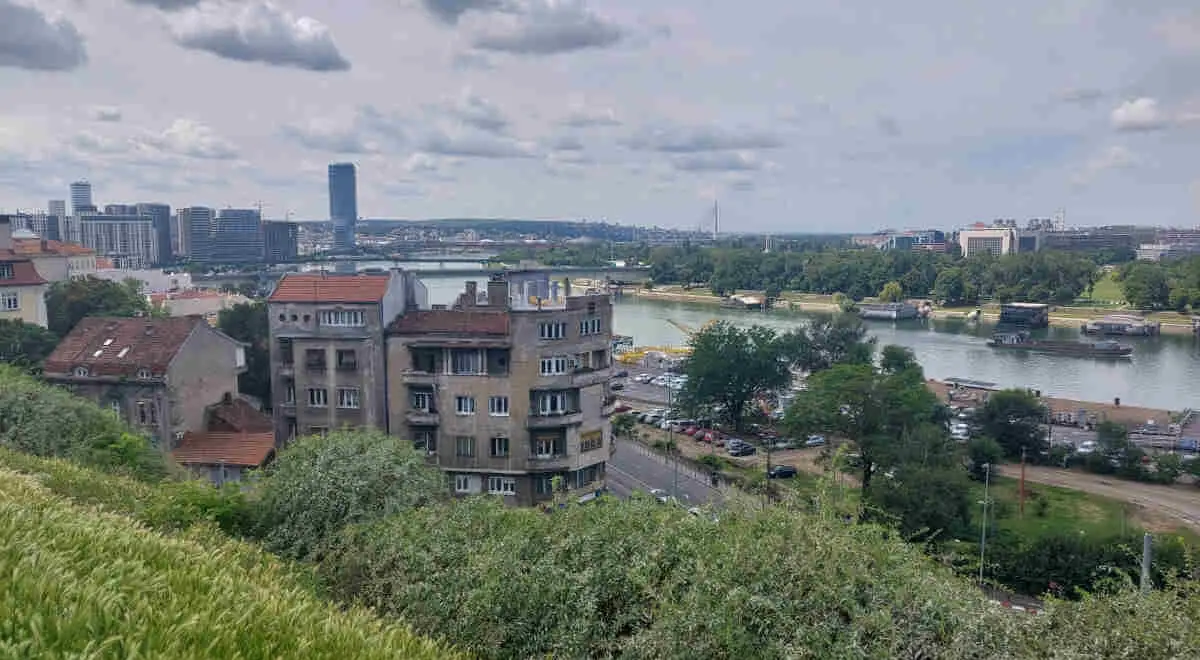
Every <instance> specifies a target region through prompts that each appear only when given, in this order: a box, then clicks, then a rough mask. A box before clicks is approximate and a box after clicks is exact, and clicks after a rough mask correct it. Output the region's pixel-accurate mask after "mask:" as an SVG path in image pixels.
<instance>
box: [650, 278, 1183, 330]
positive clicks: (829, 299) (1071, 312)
mask: <svg viewBox="0 0 1200 660" xmlns="http://www.w3.org/2000/svg"><path fill="white" fill-rule="evenodd" d="M635 293H636V295H637V296H638V297H641V298H647V299H652V300H667V301H671V302H688V303H698V304H703V305H719V304H720V303H721V300H722V299H721V298H720V297H718V296H715V295H713V294H712V293H710V292H708V291H706V290H703V289H692V290H685V289H684V288H683V287H680V286H678V285H669V286H657V287H655V288H653V289H637V290H636V292H635ZM738 293H744V294H752V295H763V292H762V291H739V292H738ZM780 298H781V300H782V301H783V302H785V303H786V304H787V309H788V310H789V311H793V312H817V313H831V312H838V311H840V308H839V307H838V305H837V303H835V302H833V296H831V295H829V296H827V295H822V294H815V293H794V292H784V293H783V294H781V296H780ZM864 302H876V301H875V300H874V299H865V300H864ZM976 309H978V310H980V315H981V316H982V318H983V320H985V321H996V320H999V318H1000V306H999V305H997V304H985V305H979V306H967V307H934V308H933V311H932V312H930V318H932V319H934V320H937V321H955V320H960V321H966V320H967V316H968V315H969V314H970V313H972V312H974V311H975V310H976ZM1113 313H1127V314H1137V315H1139V316H1145V317H1146V318H1147V319H1149V320H1152V321H1158V322H1160V323H1161V324H1162V327H1161V332H1162V333H1163V334H1172V335H1181V336H1186V335H1190V334H1192V321H1191V316H1189V315H1186V314H1178V313H1175V312H1141V311H1138V310H1133V309H1128V308H1126V307H1122V306H1106V307H1099V306H1098V307H1071V306H1057V305H1051V312H1050V325H1052V326H1054V327H1060V328H1078V327H1079V325H1080V324H1081V323H1084V322H1086V321H1089V320H1091V319H1093V318H1096V317H1099V316H1104V315H1106V314H1113Z"/></svg>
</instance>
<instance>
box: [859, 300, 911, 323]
mask: <svg viewBox="0 0 1200 660" xmlns="http://www.w3.org/2000/svg"><path fill="white" fill-rule="evenodd" d="M858 315H859V316H860V317H861V318H863V319H867V320H882V321H903V320H905V319H915V318H917V316H919V315H920V311H919V310H918V309H917V308H916V306H915V305H910V304H908V303H898V302H896V303H859V304H858Z"/></svg>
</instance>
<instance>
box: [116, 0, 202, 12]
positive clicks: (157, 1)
mask: <svg viewBox="0 0 1200 660" xmlns="http://www.w3.org/2000/svg"><path fill="white" fill-rule="evenodd" d="M129 2H130V4H135V5H143V6H145V7H154V8H155V9H161V10H163V11H180V10H183V9H191V8H192V7H195V6H196V5H198V4H200V3H202V2H204V0H129Z"/></svg>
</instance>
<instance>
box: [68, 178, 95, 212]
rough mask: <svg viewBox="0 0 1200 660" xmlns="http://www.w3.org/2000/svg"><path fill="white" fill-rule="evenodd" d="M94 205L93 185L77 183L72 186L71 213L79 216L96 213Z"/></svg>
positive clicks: (84, 182)
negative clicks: (80, 214) (91, 212)
mask: <svg viewBox="0 0 1200 660" xmlns="http://www.w3.org/2000/svg"><path fill="white" fill-rule="evenodd" d="M95 210H96V207H95V205H94V204H92V184H90V183H88V182H87V181H76V182H74V183H72V184H71V213H73V214H76V215H77V214H79V213H84V212H90V211H95Z"/></svg>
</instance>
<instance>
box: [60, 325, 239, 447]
mask: <svg viewBox="0 0 1200 660" xmlns="http://www.w3.org/2000/svg"><path fill="white" fill-rule="evenodd" d="M245 370H246V355H245V347H244V345H243V344H241V343H240V342H238V341H235V340H234V339H232V338H230V337H228V336H227V335H225V334H223V333H221V332H220V331H218V330H216V329H215V328H213V327H211V326H210V325H209V324H208V323H205V322H204V320H203V319H199V318H165V319H164V318H155V319H151V318H106V317H89V318H85V319H83V320H81V321H80V322H79V323H78V324H76V326H75V327H74V328H72V329H71V332H69V333H68V334H67V336H66V337H64V338H63V340H62V341H61V342H59V345H58V347H57V348H55V349H54V351H53V352H52V353H51V354H50V356H49V357H48V358H46V362H45V365H44V370H43V377H44V378H45V379H46V380H47V381H49V382H51V383H56V384H59V385H64V386H66V387H68V388H69V389H71V390H72V391H73V392H74V393H75V394H77V395H79V396H82V397H84V398H87V399H91V400H92V401H95V402H96V403H97V404H99V405H100V406H102V407H106V408H111V409H112V411H113V412H115V413H116V414H117V415H119V416H120V417H121V418H122V419H123V420H125V421H126V422H127V423H129V425H130V426H133V427H134V428H137V429H139V430H141V431H143V432H144V433H146V434H147V435H149V436H150V437H152V438H154V439H155V441H156V442H157V443H158V444H159V446H160V447H162V448H164V449H173V448H174V446H175V445H176V444H177V443H178V440H179V439H180V438H181V437H182V435H183V433H185V432H187V431H199V430H204V428H205V422H206V415H207V410H208V408H209V406H210V405H212V404H214V403H217V402H219V401H221V400H223V399H224V398H225V396H226V395H227V394H232V393H236V392H237V387H238V375H239V374H241V373H242V372H244V371H245Z"/></svg>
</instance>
